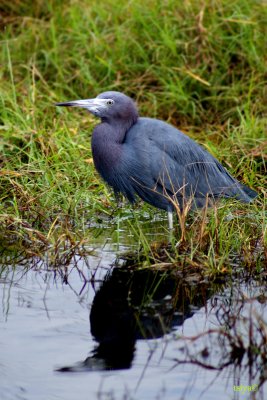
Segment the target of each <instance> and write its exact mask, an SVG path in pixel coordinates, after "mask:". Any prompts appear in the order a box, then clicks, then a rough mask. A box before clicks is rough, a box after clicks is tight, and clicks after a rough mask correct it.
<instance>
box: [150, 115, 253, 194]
mask: <svg viewBox="0 0 267 400" xmlns="http://www.w3.org/2000/svg"><path fill="white" fill-rule="evenodd" d="M147 122H150V124H148V125H150V127H151V128H152V125H154V129H151V128H149V129H148V130H147V131H146V132H147V139H148V140H149V143H150V150H149V154H150V169H151V175H152V176H153V179H154V182H155V183H156V184H157V185H158V188H159V189H160V186H161V187H162V189H161V190H163V191H166V193H167V194H168V193H173V194H175V195H176V196H178V197H179V196H186V197H190V196H193V197H195V198H203V197H204V198H205V197H206V196H207V195H208V196H211V197H215V198H216V197H237V198H239V199H241V200H244V201H247V200H248V196H247V195H246V193H244V191H243V190H242V188H241V185H240V184H239V183H238V181H236V180H235V179H234V178H233V177H232V176H231V175H230V174H229V173H228V171H227V170H226V169H225V168H224V167H223V166H222V165H221V164H220V163H219V162H218V160H216V159H215V158H214V157H213V156H212V155H211V154H209V153H208V152H207V151H206V150H205V149H203V148H202V147H201V146H200V145H198V144H197V143H196V142H194V141H193V140H192V139H190V138H189V137H188V136H186V135H184V134H183V133H182V132H180V131H179V130H177V129H175V128H174V127H172V126H171V125H169V124H166V123H164V122H162V121H158V120H154V119H150V120H149V121H147Z"/></svg>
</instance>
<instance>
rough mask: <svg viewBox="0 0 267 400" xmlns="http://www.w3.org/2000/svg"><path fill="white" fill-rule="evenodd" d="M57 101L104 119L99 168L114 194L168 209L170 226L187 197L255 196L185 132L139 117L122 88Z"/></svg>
mask: <svg viewBox="0 0 267 400" xmlns="http://www.w3.org/2000/svg"><path fill="white" fill-rule="evenodd" d="M56 105H57V106H71V107H82V108H85V109H87V110H88V111H89V112H90V113H91V114H93V115H95V116H96V117H98V118H100V119H101V123H100V124H99V125H97V126H96V127H95V129H94V131H93V135H92V153H93V159H94V164H95V167H96V169H97V171H98V172H99V173H100V175H101V176H102V178H103V179H104V181H106V182H107V183H108V185H109V186H111V187H112V188H113V189H114V192H115V194H117V193H122V194H123V195H124V196H125V197H126V198H127V199H128V200H129V201H130V202H131V203H133V202H134V201H135V199H136V195H138V196H139V197H141V199H143V200H144V201H146V202H147V203H149V204H152V205H153V206H155V207H157V208H160V209H163V210H166V211H168V219H169V227H170V228H172V225H173V222H172V212H173V211H174V208H175V204H177V205H178V206H179V208H180V210H182V209H183V207H184V206H185V204H186V203H187V204H188V202H189V201H191V204H192V207H191V208H194V207H203V206H204V205H205V204H206V201H207V199H212V200H213V201H214V200H216V199H218V198H236V199H238V200H240V201H242V202H245V203H248V202H250V201H251V200H252V199H253V198H254V197H256V196H257V193H256V192H255V191H254V190H252V189H250V188H248V187H247V186H245V185H243V184H241V183H239V182H238V181H237V180H236V179H235V178H233V177H232V176H231V175H230V174H229V172H228V171H227V170H226V169H225V168H224V167H223V166H222V165H221V164H220V163H219V162H218V160H216V159H215V158H214V157H213V156H212V155H211V154H210V153H208V152H207V151H206V150H204V149H203V148H202V147H201V146H200V145H199V144H197V143H196V142H195V141H194V140H192V139H190V138H189V137H188V136H186V135H185V134H184V133H182V132H180V131H179V130H178V129H176V128H174V127H173V126H171V125H169V124H167V123H165V122H163V121H160V120H158V119H154V118H141V117H139V116H138V111H137V107H136V105H135V103H134V101H133V100H132V99H131V98H130V97H128V96H126V95H125V94H123V93H120V92H115V91H109V92H104V93H101V94H99V95H98V96H97V97H96V98H95V99H85V100H75V101H68V102H65V103H57V104H56ZM192 200H193V201H192Z"/></svg>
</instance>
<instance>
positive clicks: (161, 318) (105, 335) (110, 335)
mask: <svg viewBox="0 0 267 400" xmlns="http://www.w3.org/2000/svg"><path fill="white" fill-rule="evenodd" d="M212 292H213V290H212V289H211V286H210V285H208V284H207V283H205V282H203V281H202V283H198V284H196V283H194V284H192V283H190V282H189V281H186V280H183V279H181V277H179V276H177V274H175V272H166V271H159V270H153V269H151V268H149V269H142V270H130V269H129V268H114V269H113V271H111V272H110V273H108V274H107V275H106V277H105V279H104V281H103V283H102V285H101V287H100V289H99V290H98V292H97V293H96V295H95V298H94V301H93V304H92V308H91V312H90V323H91V333H92V335H93V337H94V338H95V340H96V341H97V342H98V345H97V346H96V348H95V349H94V351H93V352H92V355H90V356H89V357H87V359H86V360H85V361H83V362H82V363H79V364H77V365H76V366H73V367H63V368H60V369H58V371H61V372H65V371H81V370H85V369H87V370H117V369H125V368H130V367H131V364H132V360H133V357H134V351H135V342H136V340H137V339H152V338H159V337H161V336H163V335H164V334H166V333H168V332H170V331H171V330H172V329H173V328H174V327H175V326H179V325H182V324H183V322H184V321H185V320H186V319H187V318H190V317H192V316H193V314H194V311H196V310H198V309H199V308H201V307H203V306H204V305H205V304H206V301H207V300H208V298H209V297H210V296H211V294H212Z"/></svg>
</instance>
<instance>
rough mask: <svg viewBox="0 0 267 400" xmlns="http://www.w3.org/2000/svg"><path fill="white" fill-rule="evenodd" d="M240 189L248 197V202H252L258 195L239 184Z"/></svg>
mask: <svg viewBox="0 0 267 400" xmlns="http://www.w3.org/2000/svg"><path fill="white" fill-rule="evenodd" d="M239 185H240V187H241V189H242V191H243V192H245V194H246V195H247V196H248V197H249V199H248V202H250V201H252V200H253V199H255V198H256V197H257V196H258V193H257V192H255V190H252V189H250V188H249V187H248V186H246V185H243V184H242V183H239Z"/></svg>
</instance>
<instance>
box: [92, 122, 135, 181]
mask: <svg viewBox="0 0 267 400" xmlns="http://www.w3.org/2000/svg"><path fill="white" fill-rule="evenodd" d="M132 125H133V123H131V124H130V125H129V123H128V124H127V123H125V124H124V123H121V121H116V122H113V123H110V122H108V121H102V122H101V124H99V125H97V126H96V127H95V129H94V131H93V135H92V153H93V159H94V163H95V166H96V169H97V170H98V171H99V172H100V174H101V175H102V177H103V178H104V179H105V180H107V181H108V182H109V180H110V178H109V175H110V173H111V171H112V170H113V168H115V167H116V165H117V163H118V162H119V161H120V159H121V156H122V152H123V146H122V145H123V142H124V139H125V135H126V133H127V131H128V130H129V129H130V127H131V126H132ZM109 183H110V184H112V182H109Z"/></svg>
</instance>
